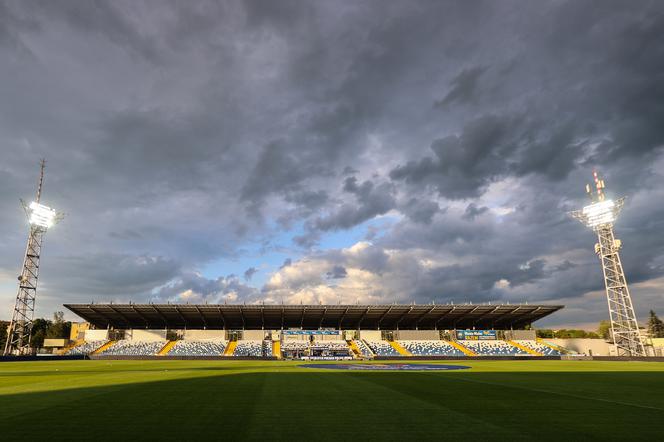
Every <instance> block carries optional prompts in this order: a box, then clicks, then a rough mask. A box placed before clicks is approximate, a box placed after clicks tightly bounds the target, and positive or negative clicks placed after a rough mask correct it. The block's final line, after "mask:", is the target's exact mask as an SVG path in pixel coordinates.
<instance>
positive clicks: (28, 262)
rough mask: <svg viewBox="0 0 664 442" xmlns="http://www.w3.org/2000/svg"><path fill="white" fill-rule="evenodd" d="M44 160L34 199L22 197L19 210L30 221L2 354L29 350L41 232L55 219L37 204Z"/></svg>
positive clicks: (54, 215) (22, 352)
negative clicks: (26, 201)
mask: <svg viewBox="0 0 664 442" xmlns="http://www.w3.org/2000/svg"><path fill="white" fill-rule="evenodd" d="M45 165H46V161H45V160H41V163H40V166H41V171H40V174H39V186H38V187H37V198H36V199H35V201H33V202H31V203H30V205H27V204H26V203H25V202H24V201H23V200H21V204H23V209H24V210H25V214H26V215H27V217H28V221H29V222H30V234H29V236H28V245H27V247H26V250H25V257H24V258H23V271H22V272H21V275H20V276H19V277H18V294H17V295H16V304H15V306H14V314H13V315H12V320H11V323H10V324H9V330H8V333H7V342H6V344H5V350H4V355H5V356H7V355H10V354H14V355H22V354H28V353H30V332H31V331H32V319H33V317H34V313H35V298H36V296H37V278H38V277H39V257H40V255H41V249H42V241H43V239H44V234H45V233H46V231H47V230H48V228H49V227H51V226H52V225H53V224H54V223H55V222H56V221H57V220H58V218H59V215H58V214H56V212H55V210H53V209H51V208H50V207H46V206H43V205H41V204H40V200H41V193H42V184H43V183H44V166H45Z"/></svg>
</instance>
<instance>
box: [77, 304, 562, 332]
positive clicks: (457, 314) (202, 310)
mask: <svg viewBox="0 0 664 442" xmlns="http://www.w3.org/2000/svg"><path fill="white" fill-rule="evenodd" d="M65 307H66V308H68V309H69V310H71V311H72V312H74V313H75V314H77V315H78V316H80V317H81V318H83V319H84V320H86V321H88V322H90V323H91V324H93V325H94V326H95V327H97V328H107V327H112V328H117V329H126V328H147V329H163V328H169V329H185V328H187V329H203V328H205V329H231V330H234V329H238V330H241V329H245V330H262V329H264V330H280V329H289V328H302V329H308V330H316V329H320V328H336V329H347V330H355V329H364V330H376V329H382V330H396V329H401V330H408V329H419V330H431V329H443V330H445V329H454V328H458V329H462V328H472V327H477V328H496V329H503V328H510V327H513V328H521V327H524V326H526V325H528V324H530V323H532V322H534V321H536V320H538V319H541V318H543V317H545V316H548V315H550V314H551V313H553V312H556V311H558V310H560V309H562V308H563V306H562V305H471V304H463V305H449V304H442V305H396V304H395V305H260V304H253V305H226V304H219V305H217V304H198V305H195V304H65Z"/></svg>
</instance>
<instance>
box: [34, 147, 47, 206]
mask: <svg viewBox="0 0 664 442" xmlns="http://www.w3.org/2000/svg"><path fill="white" fill-rule="evenodd" d="M45 167H46V159H44V158H42V159H41V161H40V162H39V185H38V186H37V199H36V200H35V201H36V202H37V203H39V201H40V200H41V193H42V185H43V184H44V168H45Z"/></svg>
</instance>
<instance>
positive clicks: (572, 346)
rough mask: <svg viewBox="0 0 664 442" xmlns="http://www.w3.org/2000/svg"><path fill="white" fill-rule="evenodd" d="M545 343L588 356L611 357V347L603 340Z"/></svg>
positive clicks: (567, 340) (552, 340) (572, 340)
mask: <svg viewBox="0 0 664 442" xmlns="http://www.w3.org/2000/svg"><path fill="white" fill-rule="evenodd" d="M544 341H545V342H550V343H551V344H555V345H558V346H560V347H564V348H566V349H567V350H570V351H572V352H576V353H579V354H583V355H588V356H613V345H612V344H610V343H609V342H606V341H605V340H604V339H545V340H544Z"/></svg>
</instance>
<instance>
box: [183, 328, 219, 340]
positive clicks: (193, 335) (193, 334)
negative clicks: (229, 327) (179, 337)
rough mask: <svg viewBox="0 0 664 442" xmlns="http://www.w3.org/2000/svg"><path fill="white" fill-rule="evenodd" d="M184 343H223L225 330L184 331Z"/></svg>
mask: <svg viewBox="0 0 664 442" xmlns="http://www.w3.org/2000/svg"><path fill="white" fill-rule="evenodd" d="M184 340H185V341H213V340H214V341H225V340H226V330H185V331H184Z"/></svg>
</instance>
